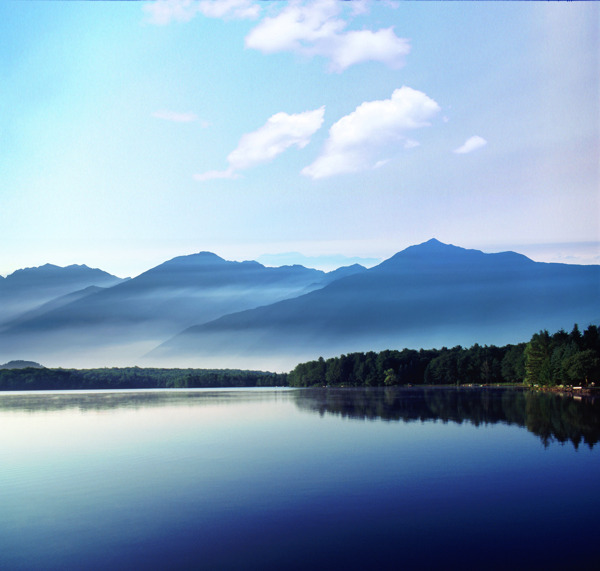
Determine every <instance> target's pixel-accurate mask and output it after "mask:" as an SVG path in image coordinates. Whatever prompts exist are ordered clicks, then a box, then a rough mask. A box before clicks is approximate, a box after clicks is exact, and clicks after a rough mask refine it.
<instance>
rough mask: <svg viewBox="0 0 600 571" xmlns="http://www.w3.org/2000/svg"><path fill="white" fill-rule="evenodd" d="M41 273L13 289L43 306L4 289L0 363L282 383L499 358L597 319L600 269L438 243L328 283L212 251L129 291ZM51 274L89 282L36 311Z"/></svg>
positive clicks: (117, 284) (309, 273) (142, 279)
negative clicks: (313, 372) (386, 362)
mask: <svg viewBox="0 0 600 571" xmlns="http://www.w3.org/2000/svg"><path fill="white" fill-rule="evenodd" d="M42 268H43V269H39V268H38V269H35V268H34V269H31V270H32V271H33V273H32V274H30V273H29V270H20V271H19V272H20V273H19V272H15V274H16V276H17V277H16V278H15V277H13V278H11V280H13V283H15V282H14V280H15V279H20V280H23V282H24V283H25V282H26V281H27V280H26V279H25V278H26V277H27V276H28V275H31V276H33V278H34V279H32V280H31V281H30V282H29V285H27V284H25V285H24V286H23V288H22V290H21V291H22V292H35V291H36V288H39V292H38V294H37V297H35V296H34V298H35V299H36V300H37V301H38V303H37V304H36V305H34V306H31V305H30V306H29V307H26V309H25V310H22V311H15V309H16V308H15V307H13V305H11V303H10V300H9V297H7V293H6V292H7V291H9V290H10V287H9V288H7V287H5V282H6V280H8V279H9V277H10V276H9V277H7V278H5V279H4V280H0V300H2V296H3V295H4V296H5V297H4V299H8V300H9V303H8V307H9V310H11V311H14V315H12V317H11V319H10V320H7V319H4V321H3V327H2V326H0V360H1V359H4V360H14V359H25V358H35V359H36V360H38V361H40V362H44V363H46V364H47V366H117V365H119V366H126V365H134V364H139V365H148V366H173V367H181V366H192V367H209V368H210V367H216V368H223V367H232V368H261V369H265V368H267V369H271V370H289V369H291V368H293V367H294V366H295V365H296V364H297V363H298V362H300V361H302V360H307V359H313V358H316V357H318V356H319V355H323V356H332V355H338V354H341V353H347V352H350V351H365V350H381V349H386V348H402V347H413V348H419V347H441V346H444V345H445V346H453V345H456V344H462V345H469V344H473V343H475V342H478V343H482V344H486V343H489V344H492V343H493V344H498V345H502V344H506V343H512V342H516V341H519V340H526V339H528V338H530V336H531V334H532V333H534V332H536V331H538V330H539V329H542V328H547V329H549V330H557V329H560V328H561V327H564V328H567V329H570V328H571V327H572V326H573V323H575V322H578V323H579V324H580V325H581V326H582V327H583V326H586V325H587V324H589V323H590V322H593V321H595V320H598V319H600V266H574V265H564V264H545V263H540V262H534V261H532V260H530V259H529V258H527V257H525V256H523V255H521V254H517V253H515V252H501V253H496V254H486V253H483V252H481V251H479V250H469V249H465V248H460V247H457V246H453V245H449V244H443V243H442V242H439V241H438V240H435V239H432V240H429V241H427V242H424V243H422V244H418V245H415V246H410V247H408V248H406V249H404V250H402V251H400V252H398V253H397V254H395V255H393V256H392V257H390V258H388V259H387V260H385V261H383V262H381V263H380V264H379V265H377V266H374V267H372V268H370V269H366V268H364V267H362V266H359V265H353V266H348V267H343V268H339V269H337V270H335V271H332V272H329V273H325V272H322V271H320V270H315V269H310V268H305V267H303V266H299V265H293V266H281V267H275V268H273V267H266V266H263V265H262V264H260V263H258V262H255V261H245V262H233V261H227V260H225V259H223V258H221V257H219V256H218V255H216V254H213V253H211V252H198V253H196V254H191V255H187V256H178V257H176V258H173V259H171V260H168V261H165V262H164V263H162V264H159V265H158V266H156V267H154V268H151V269H149V270H147V271H146V272H144V273H142V274H140V275H139V276H137V277H135V278H133V279H129V280H126V281H125V280H121V279H120V278H116V277H115V276H110V274H106V273H105V272H102V271H101V270H91V269H90V268H86V267H85V266H75V267H73V266H70V267H69V268H70V269H69V268H57V267H56V266H54V267H52V266H50V265H48V267H46V266H42ZM45 272H47V273H48V275H49V276H53V275H54V274H57V275H63V276H66V275H70V276H71V277H73V276H74V275H75V274H76V273H81V275H85V276H86V280H87V282H86V283H83V284H82V283H81V282H78V281H77V280H75V279H73V281H72V282H69V284H67V283H66V281H65V280H63V281H62V282H61V281H60V280H58V282H57V283H61V284H62V285H61V288H62V290H61V291H60V293H59V294H57V295H55V296H50V297H49V298H48V297H46V298H45V299H44V300H43V301H40V299H42V298H43V297H44V296H48V295H49V292H50V290H51V289H52V284H53V283H54V282H53V279H54V278H49V279H48V281H44V279H43V277H42V276H43V275H44V273H45ZM91 272H93V275H92V273H91ZM98 272H100V273H98ZM12 275H14V274H11V276H12ZM102 280H106V281H105V282H104V283H97V282H100V281H102ZM67 281H68V280H67ZM84 281H85V280H84ZM111 281H112V285H106V284H107V283H108V284H110V283H111ZM89 282H93V283H89ZM78 286H81V287H78ZM59 289H60V288H59ZM65 290H66V291H65ZM14 291H19V288H13V292H14ZM40 292H41V293H40ZM9 313H10V311H9ZM144 356H145V357H144Z"/></svg>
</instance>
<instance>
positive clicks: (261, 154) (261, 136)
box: [194, 107, 325, 181]
mask: <svg viewBox="0 0 600 571" xmlns="http://www.w3.org/2000/svg"><path fill="white" fill-rule="evenodd" d="M324 113H325V107H320V108H319V109H314V110H312V111H304V112H303V113H296V114H294V115H289V114H288V113H283V112H281V113H276V114H275V115H273V116H272V117H270V118H269V119H268V120H267V122H266V123H265V124H264V125H263V126H262V127H260V128H259V129H257V130H256V131H253V132H251V133H246V134H245V135H243V136H242V138H241V139H240V142H239V143H238V146H237V148H236V149H234V150H233V151H232V152H231V153H229V156H228V157H227V161H228V162H229V168H228V169H227V170H225V171H209V172H208V173H204V174H200V175H195V176H194V178H195V179H196V180H200V181H202V180H209V179H214V178H235V177H236V176H237V175H236V171H238V170H244V169H248V168H251V167H254V166H256V165H259V164H261V163H265V162H268V161H271V160H273V159H274V158H275V157H276V156H278V155H280V154H281V153H283V152H284V151H285V150H286V149H288V148H290V147H292V146H296V147H298V148H303V147H305V146H306V145H308V143H309V142H310V138H311V136H312V135H313V134H314V133H315V132H316V131H318V130H319V129H320V128H321V125H322V124H323V115H324Z"/></svg>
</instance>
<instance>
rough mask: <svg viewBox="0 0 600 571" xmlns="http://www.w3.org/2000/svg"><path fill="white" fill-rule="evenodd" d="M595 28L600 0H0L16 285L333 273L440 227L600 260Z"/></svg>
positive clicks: (1, 207)
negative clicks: (313, 270) (165, 264)
mask: <svg viewBox="0 0 600 571" xmlns="http://www.w3.org/2000/svg"><path fill="white" fill-rule="evenodd" d="M599 22H600V5H599V4H598V3H595V2H591V3H585V2H583V3H577V2H575V3H571V2H568V3H566V2H565V3H562V2H561V3H553V2H550V3H548V2H540V3H538V2H506V3H505V2H484V3H475V2H447V3H438V2H435V3H434V2H386V1H383V0H382V1H380V2H329V1H327V0H320V1H319V2H316V3H315V2H274V3H270V2H252V1H250V0H218V1H217V2H213V1H210V0H209V1H190V0H177V1H165V0H161V1H159V2H61V1H54V2H34V1H12V2H3V3H2V4H1V5H0V35H1V37H2V42H1V45H0V73H1V77H2V81H1V83H0V181H1V186H0V201H1V202H0V243H1V244H2V245H3V248H2V257H1V260H0V274H1V275H6V274H8V273H11V272H12V271H14V270H16V269H18V268H21V267H27V266H37V265H41V264H44V263H46V262H50V263H55V264H58V265H67V264H71V263H86V264H87V265H90V266H94V267H101V268H102V269H105V270H107V271H110V272H112V273H115V274H117V275H120V276H126V275H136V274H138V273H140V272H141V271H144V270H145V269H148V268H150V267H152V266H154V265H156V264H158V263H161V262H162V261H164V260H166V259H169V258H171V257H174V256H177V255H182V254H188V253H193V252H197V251H202V250H210V251H213V252H215V253H217V254H219V255H221V256H223V257H225V258H227V259H237V260H242V259H256V258H259V257H261V256H265V255H275V254H283V253H287V252H298V253H300V254H301V255H302V256H304V258H303V257H302V256H298V257H297V258H296V259H297V260H298V261H299V262H302V260H303V259H306V258H310V259H313V260H314V259H315V258H317V257H318V260H320V261H321V262H322V264H321V265H322V267H327V257H331V258H332V263H333V261H335V265H339V261H340V260H341V259H343V258H340V256H347V257H349V258H352V261H354V258H357V257H358V258H367V259H370V260H373V259H384V258H387V257H389V256H390V255H392V254H394V253H395V252H397V251H399V250H401V249H403V248H405V247H407V246H409V245H412V244H415V243H420V242H423V241H425V240H428V239H429V238H431V237H436V238H438V239H439V240H441V241H443V242H447V243H453V244H456V245H459V246H464V247H469V248H477V249H482V250H484V251H500V250H507V249H512V250H517V251H519V252H522V253H525V254H527V255H530V256H531V257H533V258H534V259H538V260H542V261H564V262H571V263H573V262H574V263H600V257H599V241H600V204H599V197H598V189H599V187H600V184H599V183H600V174H599V165H598V160H599V159H598V157H599V156H600V149H599V139H600V133H599V130H600V125H599V123H600V111H599V101H600V96H599V78H598V69H599V67H598V64H599V62H598V54H599V53H600V46H599V45H598V44H599V39H598V34H599V32H598V30H599V29H600V26H599V25H598V24H599ZM264 259H266V258H264ZM272 259H275V258H272ZM277 259H279V260H282V261H283V260H285V261H286V262H288V263H289V262H293V261H294V256H287V257H284V256H279V257H278V258H277ZM282 263H283V262H282Z"/></svg>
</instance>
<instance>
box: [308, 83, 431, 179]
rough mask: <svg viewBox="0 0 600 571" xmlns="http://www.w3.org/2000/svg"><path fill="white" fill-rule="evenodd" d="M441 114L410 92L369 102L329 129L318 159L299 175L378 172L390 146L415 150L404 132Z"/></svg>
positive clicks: (426, 99) (422, 96)
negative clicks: (374, 169) (377, 169)
mask: <svg viewBox="0 0 600 571" xmlns="http://www.w3.org/2000/svg"><path fill="white" fill-rule="evenodd" d="M439 111H440V107H439V105H438V104H437V103H436V102H435V101H434V100H433V99H431V98H430V97H428V96H427V95H425V94H424V93H422V92H421V91H417V90H416V89H412V88H410V87H406V86H404V87H401V88H400V89H396V90H395V91H394V92H393V93H392V96H391V98H390V99H384V100H383V101H368V102H365V103H362V104H361V105H359V106H358V107H357V108H356V109H355V110H354V111H353V112H352V113H350V114H349V115H346V116H345V117H342V118H341V119H340V120H339V121H337V122H336V123H334V124H333V125H332V127H331V129H329V137H328V139H327V141H325V145H324V147H323V151H322V153H321V155H320V156H319V157H318V158H317V159H316V160H315V161H314V162H313V163H312V164H311V165H309V166H307V167H305V168H304V169H303V170H302V174H303V175H305V176H308V177H311V178H313V179H319V178H325V177H329V176H333V175H337V174H343V173H351V172H358V171H361V170H366V169H369V168H378V167H380V166H382V165H383V164H385V162H386V161H385V160H382V159H381V158H380V155H381V153H382V152H383V151H385V150H386V149H388V148H389V145H400V146H402V147H403V148H411V147H414V146H417V145H418V143H417V142H416V141H413V140H412V139H410V138H408V137H407V132H409V131H413V130H415V129H419V128H422V127H426V126H428V125H429V124H430V123H429V120H430V119H431V118H432V117H433V116H434V115H435V114H436V113H438V112H439Z"/></svg>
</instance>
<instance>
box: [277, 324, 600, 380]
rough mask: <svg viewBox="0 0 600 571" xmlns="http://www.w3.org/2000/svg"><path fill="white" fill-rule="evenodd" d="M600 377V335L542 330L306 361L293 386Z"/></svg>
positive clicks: (588, 331) (591, 329)
mask: <svg viewBox="0 0 600 571" xmlns="http://www.w3.org/2000/svg"><path fill="white" fill-rule="evenodd" d="M599 375H600V334H599V332H598V328H597V327H596V326H595V325H590V326H589V327H588V328H587V329H586V330H585V332H584V333H583V334H582V333H581V332H580V331H579V328H578V327H577V325H575V327H574V328H573V331H572V332H571V333H566V332H565V331H564V330H561V331H559V332H557V333H555V334H554V335H552V336H551V335H550V334H549V333H548V332H547V331H542V332H540V333H536V334H535V335H533V337H532V338H531V340H530V341H529V343H519V344H518V345H505V346H503V347H496V346H495V345H489V346H488V345H485V346H481V345H478V344H475V345H473V346H472V347H469V348H464V347H461V346H460V345H459V346H456V347H452V348H450V349H449V348H447V347H442V348H441V349H421V350H420V351H415V350H412V349H403V350H402V351H397V350H386V351H381V352H380V353H375V352H372V351H371V352H368V353H350V354H348V355H341V356H340V357H333V358H331V359H327V360H325V359H323V358H322V357H321V358H319V359H318V360H317V361H310V362H308V363H301V364H299V365H297V366H296V368H295V369H294V370H293V371H292V372H291V373H290V374H289V376H288V382H289V384H290V386H295V387H311V386H367V387H368V386H393V385H407V384H412V385H423V384H425V385H456V384H459V385H462V384H493V383H523V382H526V383H527V384H531V385H560V384H569V385H573V384H583V385H586V384H589V383H591V382H592V381H594V380H598V377H599Z"/></svg>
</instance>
